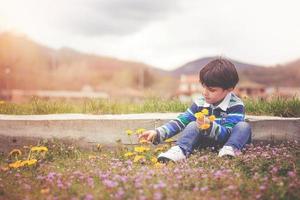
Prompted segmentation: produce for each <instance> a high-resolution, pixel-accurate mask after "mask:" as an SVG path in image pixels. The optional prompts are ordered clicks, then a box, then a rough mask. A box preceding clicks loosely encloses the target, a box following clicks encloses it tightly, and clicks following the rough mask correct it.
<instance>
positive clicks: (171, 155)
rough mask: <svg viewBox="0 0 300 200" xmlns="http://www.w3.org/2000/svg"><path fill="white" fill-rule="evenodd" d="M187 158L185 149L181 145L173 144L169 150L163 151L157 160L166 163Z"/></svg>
mask: <svg viewBox="0 0 300 200" xmlns="http://www.w3.org/2000/svg"><path fill="white" fill-rule="evenodd" d="M184 159H186V156H185V155H184V153H183V151H182V150H181V148H180V147H179V146H173V147H171V149H169V150H168V151H166V152H164V153H161V154H159V155H158V157H157V160H158V161H159V162H163V163H166V162H168V161H174V162H176V161H179V160H184Z"/></svg>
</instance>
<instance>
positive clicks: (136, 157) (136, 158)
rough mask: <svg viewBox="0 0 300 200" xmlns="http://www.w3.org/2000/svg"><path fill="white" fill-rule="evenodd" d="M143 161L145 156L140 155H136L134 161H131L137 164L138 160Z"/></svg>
mask: <svg viewBox="0 0 300 200" xmlns="http://www.w3.org/2000/svg"><path fill="white" fill-rule="evenodd" d="M143 159H145V156H141V155H136V156H135V157H134V160H133V162H135V163H136V162H139V161H140V160H143Z"/></svg>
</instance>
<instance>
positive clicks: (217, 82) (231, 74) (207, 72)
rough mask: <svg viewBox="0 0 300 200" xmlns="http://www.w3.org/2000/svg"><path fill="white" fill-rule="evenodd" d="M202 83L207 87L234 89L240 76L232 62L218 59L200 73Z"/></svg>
mask: <svg viewBox="0 0 300 200" xmlns="http://www.w3.org/2000/svg"><path fill="white" fill-rule="evenodd" d="M199 78H200V83H201V84H202V85H205V86H206V87H221V88H223V89H229V88H234V87H235V86H236V84H237V83H238V82H239V75H238V73H237V71H236V69H235V66H234V64H233V63H232V62H230V61H229V60H227V59H224V58H217V59H215V60H212V61H210V62H209V63H208V64H206V65H205V66H204V67H203V68H202V69H201V70H200V73H199Z"/></svg>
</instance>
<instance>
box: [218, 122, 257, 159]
mask: <svg viewBox="0 0 300 200" xmlns="http://www.w3.org/2000/svg"><path fill="white" fill-rule="evenodd" d="M251 137H252V132H251V127H250V125H249V124H248V123H247V122H239V123H237V124H236V125H235V126H234V127H233V129H232V132H231V135H230V136H229V139H228V140H227V142H226V143H225V144H224V146H223V148H222V149H221V150H220V152H219V156H224V155H230V156H235V153H234V149H236V150H242V148H243V147H244V146H245V144H249V143H251Z"/></svg>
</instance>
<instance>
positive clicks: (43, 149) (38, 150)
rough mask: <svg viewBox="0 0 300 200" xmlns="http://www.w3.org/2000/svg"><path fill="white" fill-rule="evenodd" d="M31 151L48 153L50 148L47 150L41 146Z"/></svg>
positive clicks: (32, 148)
mask: <svg viewBox="0 0 300 200" xmlns="http://www.w3.org/2000/svg"><path fill="white" fill-rule="evenodd" d="M31 151H37V152H40V151H45V152H47V151H48V148H47V147H43V146H39V147H31Z"/></svg>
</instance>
